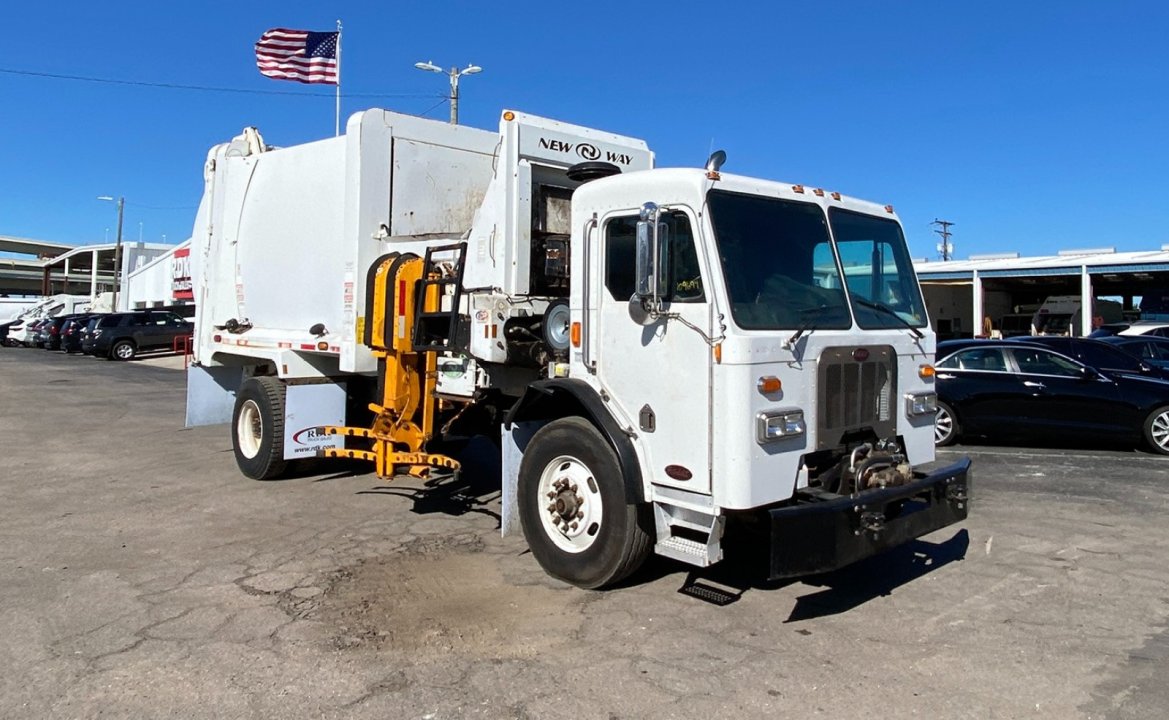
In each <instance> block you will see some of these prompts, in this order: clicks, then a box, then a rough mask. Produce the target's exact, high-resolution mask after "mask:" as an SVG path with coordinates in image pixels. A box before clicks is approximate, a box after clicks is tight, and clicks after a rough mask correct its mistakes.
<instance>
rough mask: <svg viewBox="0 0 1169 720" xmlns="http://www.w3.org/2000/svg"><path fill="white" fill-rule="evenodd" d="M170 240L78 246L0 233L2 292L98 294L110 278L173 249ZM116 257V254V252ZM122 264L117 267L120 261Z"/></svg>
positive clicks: (109, 285)
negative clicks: (12, 255) (166, 243)
mask: <svg viewBox="0 0 1169 720" xmlns="http://www.w3.org/2000/svg"><path fill="white" fill-rule="evenodd" d="M173 247H174V246H173V245H162V244H158V243H140V242H130V243H127V242H123V243H122V246H121V250H120V251H119V250H118V248H117V245H116V243H101V244H96V245H82V246H80V247H77V246H73V245H67V244H65V243H58V242H49V241H46V240H32V239H29V238H18V237H12V236H8V235H0V253H5V254H12V253H16V254H22V255H31V256H33V257H31V258H28V257H25V258H20V257H11V256H9V257H0V295H53V294H55V293H69V294H74V295H89V296H90V297H97V295H98V294H99V293H102V292H105V291H108V290H112V289H113V287H114V277H115V276H117V275H118V274H119V271H120V274H121V277H122V278H125V277H126V275H127V274H128V273H129V272H131V271H133V270H135V269H137V268H139V267H142V266H143V265H145V264H147V263H149V262H150V261H151V260H153V259H154V258H156V257H159V256H160V255H163V254H165V253H167V252H168V251H170V250H172V249H173ZM117 256H120V257H117ZM119 260H120V265H121V267H120V268H118V267H117V265H118V264H119V262H118V261H119Z"/></svg>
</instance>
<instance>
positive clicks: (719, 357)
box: [714, 345, 723, 365]
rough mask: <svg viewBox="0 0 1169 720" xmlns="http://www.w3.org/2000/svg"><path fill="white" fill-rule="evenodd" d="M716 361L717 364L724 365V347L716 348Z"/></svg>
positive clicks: (716, 346)
mask: <svg viewBox="0 0 1169 720" xmlns="http://www.w3.org/2000/svg"><path fill="white" fill-rule="evenodd" d="M714 361H715V362H716V363H718V364H719V365H722V361H723V346H722V345H715V346H714Z"/></svg>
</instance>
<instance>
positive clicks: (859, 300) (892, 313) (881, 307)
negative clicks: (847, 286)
mask: <svg viewBox="0 0 1169 720" xmlns="http://www.w3.org/2000/svg"><path fill="white" fill-rule="evenodd" d="M848 295H849V297H850V298H852V301H853V302H854V303H856V304H857V305H860V306H862V307H867V308H870V309H872V310H876V311H878V312H882V313H885V314H886V315H888V316H889V317H891V318H894V319H895V320H897V322H899V323H901V325H902V326H904V327H905V329H906V330H908V331H909V332H911V333H913V336H914V337H915V338H917V339H918V340H921V339H922V338H924V337H925V333H923V332H922V331H921V330H918V329H917V328H915V327H914V326H913V325H912V324H911V323H910V322H909V321H908V320H906V319H905V318H903V317H901V316H900V315H898V314H897V311H896V310H894V309H893V308H891V307H889V306H888V305H885V304H884V303H879V302H873V301H872V300H866V299H865V298H863V297H860V296H858V295H856V294H855V293H849V294H848Z"/></svg>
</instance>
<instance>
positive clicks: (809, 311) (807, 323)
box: [786, 305, 832, 348]
mask: <svg viewBox="0 0 1169 720" xmlns="http://www.w3.org/2000/svg"><path fill="white" fill-rule="evenodd" d="M830 309H832V306H830V305H818V306H816V307H810V308H804V309H803V310H800V311H799V313H800V314H801V315H807V316H808V317H807V319H806V320H804V321H803V322H802V323H800V325H799V327H797V328H796V332H795V334H794V335H792V336H791V337H789V338H788V339H787V343H786V344H787V346H788V348H791V347H792V346H793V345H795V344H796V341H797V340H799V339H800V338H801V337H803V335H804V333H806V332H808V331H809V330H815V329H816V320H817V319H818V318H819V317H820V316H821V315H823V314H824V311H825V310H830Z"/></svg>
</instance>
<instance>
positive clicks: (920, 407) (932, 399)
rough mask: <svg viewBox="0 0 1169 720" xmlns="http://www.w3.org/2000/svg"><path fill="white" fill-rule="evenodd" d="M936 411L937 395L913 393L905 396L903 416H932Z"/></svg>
mask: <svg viewBox="0 0 1169 720" xmlns="http://www.w3.org/2000/svg"><path fill="white" fill-rule="evenodd" d="M937 411H938V394H937V393H932V392H926V393H915V394H911V395H906V396H905V414H906V415H909V416H911V417H912V416H914V415H933V414H934V413H936V412H937Z"/></svg>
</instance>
